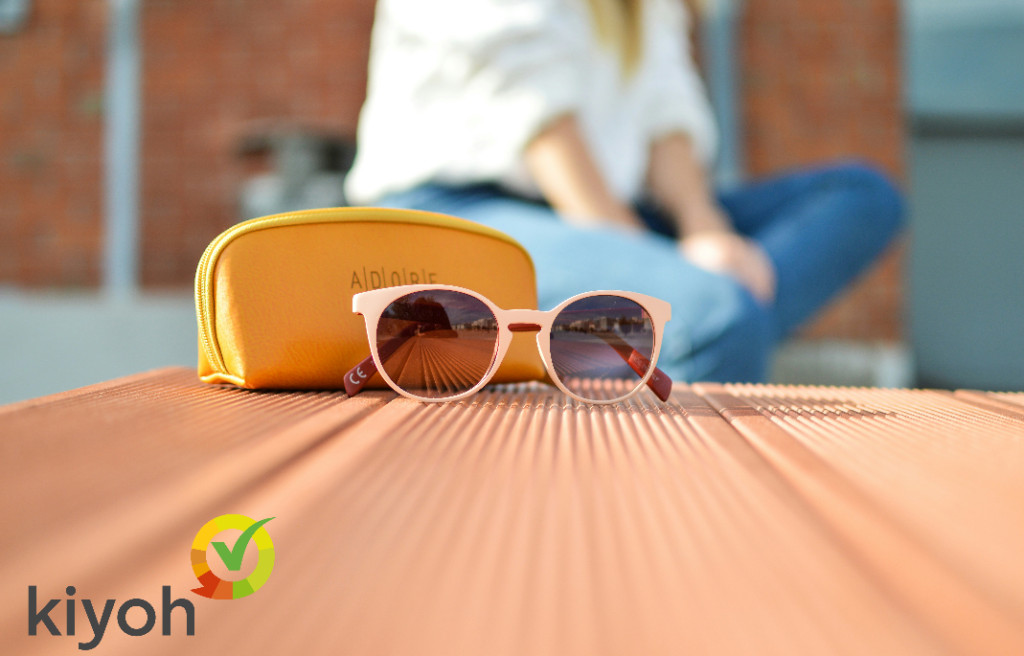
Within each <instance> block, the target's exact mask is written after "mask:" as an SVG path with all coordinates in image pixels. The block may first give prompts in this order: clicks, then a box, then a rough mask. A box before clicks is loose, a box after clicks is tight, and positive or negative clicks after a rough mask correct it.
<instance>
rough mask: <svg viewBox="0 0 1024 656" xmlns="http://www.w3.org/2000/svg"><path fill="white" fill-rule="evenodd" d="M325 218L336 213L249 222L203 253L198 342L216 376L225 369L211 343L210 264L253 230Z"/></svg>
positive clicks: (199, 271)
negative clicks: (318, 217) (234, 242)
mask: <svg viewBox="0 0 1024 656" xmlns="http://www.w3.org/2000/svg"><path fill="white" fill-rule="evenodd" d="M318 214H319V215H327V216H325V217H324V218H328V217H330V216H337V213H336V211H335V212H323V211H322V210H314V211H311V212H310V211H307V212H299V213H295V214H282V215H278V216H270V217H264V218H259V219H251V220H249V221H244V222H242V223H239V224H238V225H236V226H234V227H232V228H228V229H227V230H225V231H224V232H222V233H221V234H220V235H219V236H218V237H217V238H216V239H214V240H213V241H212V242H210V245H209V246H207V247H206V250H205V251H203V256H202V257H201V258H200V259H199V266H198V267H197V269H196V317H197V318H198V323H199V341H200V342H201V343H202V345H203V351H204V353H205V354H206V359H207V360H208V361H209V363H210V365H211V366H212V367H213V368H214V371H215V372H216V373H220V374H226V373H228V372H227V366H225V364H224V358H223V357H221V354H220V348H218V346H217V345H216V344H215V343H214V338H213V335H214V326H213V315H212V313H211V311H210V304H211V300H212V299H211V293H212V288H213V280H212V277H213V268H212V267H213V262H215V261H216V260H217V257H218V256H219V255H220V252H221V251H222V250H224V248H225V247H226V246H227V245H228V244H229V243H230V242H231V241H233V240H235V239H237V238H238V237H240V236H241V235H244V234H245V233H247V232H252V231H254V230H261V229H264V228H268V227H273V226H276V225H289V224H292V223H303V222H310V223H321V222H320V221H310V219H312V218H314V217H315V216H316V215H318Z"/></svg>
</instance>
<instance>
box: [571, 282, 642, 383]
mask: <svg viewBox="0 0 1024 656" xmlns="http://www.w3.org/2000/svg"><path fill="white" fill-rule="evenodd" d="M653 352H654V325H653V324H652V323H651V317H650V315H648V314H647V311H646V310H644V309H643V307H641V306H640V305H639V304H637V303H636V302H634V301H631V300H629V299H628V298H623V297H621V296H589V297H587V298H583V299H580V300H578V301H576V302H574V303H571V304H569V305H567V306H566V307H565V308H564V309H563V310H562V311H561V312H559V313H558V316H557V317H555V322H554V324H553V325H552V327H551V360H552V364H553V365H554V368H555V373H556V374H557V375H558V379H559V380H560V381H561V382H562V384H563V385H565V386H566V387H568V388H569V389H571V390H572V391H573V392H575V393H576V394H577V395H578V396H580V397H581V398H584V399H587V400H590V401H599V400H604V399H613V398H618V397H620V396H624V395H626V394H629V393H630V392H632V391H633V390H634V389H635V388H636V387H637V386H638V385H639V384H640V380H641V379H642V377H643V376H644V374H646V373H647V370H648V368H649V367H650V361H651V355H652V353H653Z"/></svg>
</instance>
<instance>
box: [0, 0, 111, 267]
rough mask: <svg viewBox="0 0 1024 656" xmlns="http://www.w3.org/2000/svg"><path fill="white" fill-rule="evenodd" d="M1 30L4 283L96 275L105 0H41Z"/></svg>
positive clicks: (0, 254)
mask: <svg viewBox="0 0 1024 656" xmlns="http://www.w3.org/2000/svg"><path fill="white" fill-rule="evenodd" d="M32 4H33V6H32V13H31V14H30V16H29V21H28V23H27V25H26V26H25V28H24V30H23V31H22V32H21V33H19V34H15V35H0V285H9V284H17V285H22V286H26V287H42V286H60V287H89V286H93V285H96V284H97V282H98V280H99V248H100V216H101V207H100V204H101V198H102V196H101V194H100V188H101V185H102V174H101V170H100V167H101V153H102V128H103V120H102V116H101V111H102V107H101V103H102V98H103V67H104V49H105V36H104V34H105V16H106V12H105V7H106V3H105V2H104V1H103V0H75V1H74V2H68V1H67V0H36V1H35V2H33V3H32Z"/></svg>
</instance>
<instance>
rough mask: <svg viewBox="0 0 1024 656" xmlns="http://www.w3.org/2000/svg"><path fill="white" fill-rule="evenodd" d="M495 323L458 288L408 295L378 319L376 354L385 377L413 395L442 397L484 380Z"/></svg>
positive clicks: (484, 308) (494, 340)
mask: <svg viewBox="0 0 1024 656" xmlns="http://www.w3.org/2000/svg"><path fill="white" fill-rule="evenodd" d="M497 344H498V322H497V320H496V319H495V318H494V314H493V313H492V312H491V310H490V308H488V307H487V306H486V305H485V304H484V303H483V302H482V301H480V300H479V299H476V298H474V297H472V296H470V295H468V294H463V293H462V292H454V291H448V290H427V291H421V292H414V293H412V294H407V295H405V296H403V297H401V298H400V299H398V300H396V301H395V302H393V303H392V304H391V305H389V306H388V307H387V309H385V310H384V312H383V313H382V314H381V316H380V321H379V322H378V323H377V355H378V356H379V357H380V361H381V364H382V365H383V366H384V371H385V372H386V373H387V375H388V377H389V378H391V380H392V381H394V383H395V384H396V385H398V387H400V388H402V389H403V390H405V391H406V392H409V393H410V394H412V395H413V396H417V397H419V398H428V399H444V398H449V397H452V396H456V395H458V394H460V393H462V392H465V391H466V390H468V389H471V388H472V387H474V386H475V385H476V384H477V383H479V382H480V381H481V380H483V378H484V376H485V375H486V374H487V371H488V369H490V367H491V363H492V362H493V361H494V356H495V350H496V346H497Z"/></svg>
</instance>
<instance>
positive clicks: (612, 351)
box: [345, 285, 672, 403]
mask: <svg viewBox="0 0 1024 656" xmlns="http://www.w3.org/2000/svg"><path fill="white" fill-rule="evenodd" d="M352 311H353V312H355V313H356V314H361V315H363V319H364V320H365V322H366V336H367V338H368V339H369V342H370V357H368V358H366V359H365V360H363V361H362V362H360V363H359V364H358V365H356V366H355V367H354V368H352V369H351V370H350V371H349V372H348V373H347V374H346V375H345V391H346V392H348V395H349V396H354V395H355V394H357V393H358V392H359V391H360V390H361V389H362V388H363V386H364V385H365V384H366V382H367V381H368V380H369V379H370V378H371V377H372V376H373V374H375V373H379V374H380V375H381V378H383V379H384V381H385V382H386V383H387V384H388V385H390V386H391V387H392V388H393V389H394V390H395V391H396V392H398V393H399V394H401V395H402V396H406V397H408V398H410V399H415V400H417V401H438V402H440V401H456V400H458V399H461V398H464V397H467V396H469V395H470V394H473V393H474V392H477V391H478V390H480V389H481V388H482V387H483V386H484V385H486V384H487V382H488V381H489V380H490V379H491V377H492V376H494V373H495V372H496V371H497V370H498V366H499V365H500V364H501V361H502V359H503V358H504V357H505V353H506V352H507V351H508V347H509V345H510V344H511V342H512V334H513V333H518V332H532V333H536V334H537V348H538V349H539V350H540V354H541V357H542V358H543V360H544V365H545V366H546V367H547V371H548V375H549V376H550V378H551V380H552V382H554V384H555V385H556V386H557V387H558V389H560V390H561V391H563V392H565V393H566V394H567V395H569V396H570V397H572V398H574V399H576V400H578V401H583V402H585V403H616V402H618V401H623V400H625V399H628V398H629V397H631V396H633V395H634V394H636V393H637V391H639V390H640V389H641V388H642V387H643V386H644V385H647V386H648V387H650V389H651V390H652V391H653V392H654V393H655V394H656V395H657V396H658V398H660V399H661V400H662V401H667V400H668V397H669V395H670V394H671V392H672V380H671V379H670V378H669V377H668V376H666V375H665V374H664V373H663V372H662V371H661V370H659V369H657V368H656V367H655V364H656V363H657V362H658V352H659V349H660V348H661V335H662V333H663V331H664V328H665V324H666V323H667V322H668V321H669V319H671V318H672V306H671V305H670V304H669V303H667V302H666V301H662V300H659V299H657V298H653V297H650V296H645V295H643V294H635V293H633V292H617V291H597V292H588V293H586V294H580V295H579V296H573V297H572V298H570V299H569V300H567V301H565V302H563V303H562V304H561V305H559V306H558V307H556V308H555V309H553V310H549V311H546V312H545V311H541V310H502V309H501V308H499V307H497V306H496V305H494V303H492V302H491V301H489V300H488V299H487V298H485V297H483V296H481V295H480V294H477V293H476V292H474V291H471V290H469V289H464V288H462V287H452V286H450V285H400V286H396V287H385V288H383V289H375V290H373V291H368V292H362V293H361V294H356V295H354V296H353V297H352ZM624 390H625V392H624ZM623 392H624V393H623ZM613 394H619V396H615V397H613V398H609V397H610V396H611V395H613Z"/></svg>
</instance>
